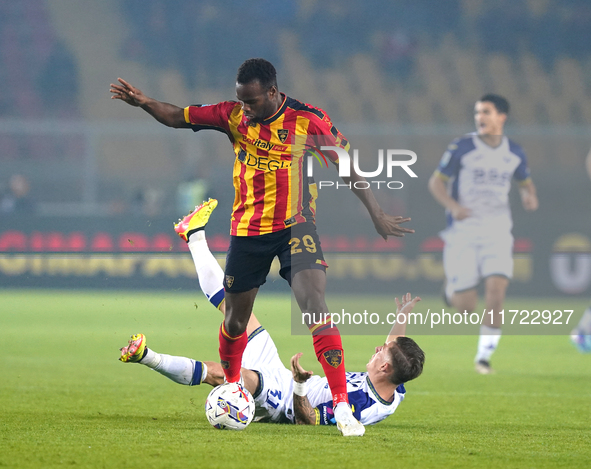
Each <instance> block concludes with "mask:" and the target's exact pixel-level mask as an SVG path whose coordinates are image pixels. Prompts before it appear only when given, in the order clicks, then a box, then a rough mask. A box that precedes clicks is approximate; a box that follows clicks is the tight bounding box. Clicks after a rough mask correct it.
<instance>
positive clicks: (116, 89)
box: [109, 78, 148, 106]
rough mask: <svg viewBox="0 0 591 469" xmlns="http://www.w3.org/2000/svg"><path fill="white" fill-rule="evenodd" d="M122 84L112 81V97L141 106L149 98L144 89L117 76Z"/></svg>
mask: <svg viewBox="0 0 591 469" xmlns="http://www.w3.org/2000/svg"><path fill="white" fill-rule="evenodd" d="M117 80H118V81H119V83H121V84H120V85H115V84H113V83H111V89H110V90H109V91H111V93H113V96H111V99H120V100H121V101H125V102H126V103H127V104H129V105H131V106H141V105H142V104H144V103H146V101H147V100H148V98H147V96H146V95H144V93H142V90H140V89H139V88H136V87H135V86H132V85H130V84H129V83H127V82H126V81H125V80H124V79H123V78H117Z"/></svg>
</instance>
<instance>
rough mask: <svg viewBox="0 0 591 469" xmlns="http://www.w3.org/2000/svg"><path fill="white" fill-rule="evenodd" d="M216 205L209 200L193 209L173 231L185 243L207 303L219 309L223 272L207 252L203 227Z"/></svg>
mask: <svg viewBox="0 0 591 469" xmlns="http://www.w3.org/2000/svg"><path fill="white" fill-rule="evenodd" d="M217 204H218V201H217V200H215V199H209V200H208V201H207V202H203V203H202V204H201V205H199V206H198V207H195V210H193V211H192V212H191V213H189V215H187V216H186V217H184V218H182V219H180V220H179V222H178V223H176V224H175V226H174V231H175V232H176V233H177V234H178V235H179V236H180V237H181V239H184V240H185V241H186V242H187V246H188V247H189V251H190V252H191V256H192V257H193V263H194V264H195V270H196V271H197V277H198V278H199V285H200V286H201V290H202V291H203V293H204V294H205V296H206V297H207V299H208V300H209V302H210V303H211V304H213V305H214V306H215V307H216V308H218V309H219V308H220V307H221V306H222V304H223V301H224V285H223V281H224V271H223V270H222V268H221V267H220V265H219V264H218V261H217V260H216V258H215V257H214V256H213V254H212V253H211V251H210V250H209V246H208V245H207V240H206V238H205V226H206V225H207V222H208V221H209V217H210V216H211V214H212V212H213V211H214V210H215V208H216V207H217Z"/></svg>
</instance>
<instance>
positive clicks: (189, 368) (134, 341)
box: [119, 334, 215, 386]
mask: <svg viewBox="0 0 591 469" xmlns="http://www.w3.org/2000/svg"><path fill="white" fill-rule="evenodd" d="M120 351H121V356H120V357H119V360H121V361H122V362H125V363H139V364H141V365H145V366H147V367H148V368H151V369H153V370H154V371H157V372H158V373H160V374H161V375H163V376H166V377H167V378H169V379H171V380H172V381H174V382H175V383H179V384H185V385H188V386H195V385H199V384H201V383H203V382H204V380H205V379H206V377H207V375H208V372H207V370H208V366H207V365H206V364H205V362H200V361H197V360H193V359H191V358H186V357H175V356H172V355H165V354H163V353H157V352H155V351H153V350H151V349H149V348H148V347H147V346H146V336H145V335H144V334H134V335H132V336H131V339H130V340H129V342H128V344H127V345H126V346H125V347H122V348H121V349H120ZM210 366H211V364H210ZM214 374H215V373H214Z"/></svg>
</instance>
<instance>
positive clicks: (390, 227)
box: [373, 213, 415, 239]
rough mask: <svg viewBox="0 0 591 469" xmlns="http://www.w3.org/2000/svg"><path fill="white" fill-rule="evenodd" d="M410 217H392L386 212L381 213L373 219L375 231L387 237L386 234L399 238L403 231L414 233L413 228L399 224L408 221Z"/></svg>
mask: <svg viewBox="0 0 591 469" xmlns="http://www.w3.org/2000/svg"><path fill="white" fill-rule="evenodd" d="M409 221H410V218H404V217H394V216H392V215H388V214H386V213H383V214H381V215H380V216H379V217H377V218H375V219H374V220H373V224H374V226H375V227H376V231H377V232H378V233H379V235H380V236H381V237H382V238H384V239H388V236H396V237H398V238H401V237H403V236H404V234H405V233H414V232H415V230H412V229H410V228H403V227H401V226H400V225H401V224H402V223H406V222H409Z"/></svg>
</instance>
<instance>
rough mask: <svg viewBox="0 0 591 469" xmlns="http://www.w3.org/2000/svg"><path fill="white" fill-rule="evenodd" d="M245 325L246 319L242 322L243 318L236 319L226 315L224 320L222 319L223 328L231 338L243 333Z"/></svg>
mask: <svg viewBox="0 0 591 469" xmlns="http://www.w3.org/2000/svg"><path fill="white" fill-rule="evenodd" d="M247 325H248V318H246V320H244V319H243V318H240V317H236V316H235V315H234V316H233V315H228V314H226V318H225V319H224V328H225V329H226V332H227V333H228V334H230V335H231V336H232V337H236V336H239V335H241V334H242V333H244V331H246V326H247Z"/></svg>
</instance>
